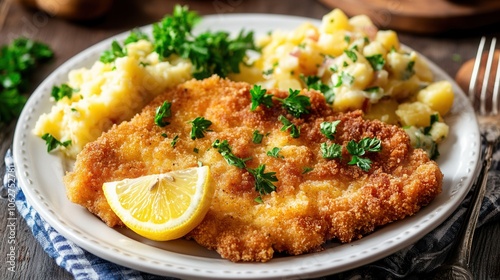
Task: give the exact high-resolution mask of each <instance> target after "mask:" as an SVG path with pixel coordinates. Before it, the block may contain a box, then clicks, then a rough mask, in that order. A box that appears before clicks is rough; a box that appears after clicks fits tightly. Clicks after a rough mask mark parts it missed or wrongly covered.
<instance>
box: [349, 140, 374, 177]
mask: <svg viewBox="0 0 500 280" xmlns="http://www.w3.org/2000/svg"><path fill="white" fill-rule="evenodd" d="M381 145H382V142H381V141H380V140H379V139H378V138H369V137H365V138H363V139H361V140H360V141H359V142H357V143H356V141H354V140H351V141H349V143H347V151H348V152H349V153H350V154H351V155H352V158H351V161H349V163H348V164H350V165H354V164H355V165H357V166H358V167H359V168H361V169H362V170H363V171H368V170H370V167H371V163H372V162H371V160H370V159H366V158H362V157H361V156H363V155H365V153H366V152H379V151H380V150H381Z"/></svg>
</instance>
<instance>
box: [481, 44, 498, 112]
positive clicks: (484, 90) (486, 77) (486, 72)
mask: <svg viewBox="0 0 500 280" xmlns="http://www.w3.org/2000/svg"><path fill="white" fill-rule="evenodd" d="M496 43H497V38H493V39H491V44H490V51H489V52H488V60H487V61H486V68H485V70H484V77H483V85H482V87H481V99H480V102H481V105H480V106H481V107H480V113H481V115H486V94H487V92H488V82H489V80H490V73H491V65H492V64H493V57H494V54H495V45H496Z"/></svg>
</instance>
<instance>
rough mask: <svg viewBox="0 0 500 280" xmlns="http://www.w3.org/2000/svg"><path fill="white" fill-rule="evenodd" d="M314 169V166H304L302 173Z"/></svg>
mask: <svg viewBox="0 0 500 280" xmlns="http://www.w3.org/2000/svg"><path fill="white" fill-rule="evenodd" d="M311 171H313V168H312V167H307V166H306V167H304V168H302V174H307V173H309V172H311Z"/></svg>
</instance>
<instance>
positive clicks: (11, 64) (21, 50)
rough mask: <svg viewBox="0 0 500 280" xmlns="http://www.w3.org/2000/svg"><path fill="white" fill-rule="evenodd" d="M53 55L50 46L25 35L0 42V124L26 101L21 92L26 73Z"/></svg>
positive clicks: (25, 86)
mask: <svg viewBox="0 0 500 280" xmlns="http://www.w3.org/2000/svg"><path fill="white" fill-rule="evenodd" d="M53 56H54V53H53V51H52V50H51V49H50V48H49V46H47V45H45V44H42V43H40V42H36V41H33V40H30V39H26V38H17V39H15V40H13V41H12V42H11V43H10V44H8V45H2V46H0V124H2V123H5V124H7V123H9V122H10V121H11V120H13V119H14V118H16V117H18V116H19V114H20V113H21V110H22V109H23V107H24V104H25V103H26V97H25V96H23V95H22V94H23V93H24V92H25V91H26V89H27V86H28V77H29V75H30V74H31V73H32V72H33V70H34V69H35V67H36V66H37V65H38V64H40V63H41V62H44V61H47V60H49V59H50V58H52V57H53Z"/></svg>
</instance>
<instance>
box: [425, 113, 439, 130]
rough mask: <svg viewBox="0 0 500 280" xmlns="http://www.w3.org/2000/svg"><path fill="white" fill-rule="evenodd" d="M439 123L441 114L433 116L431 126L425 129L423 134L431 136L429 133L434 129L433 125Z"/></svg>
mask: <svg viewBox="0 0 500 280" xmlns="http://www.w3.org/2000/svg"><path fill="white" fill-rule="evenodd" d="M438 121H439V114H432V115H431V121H430V124H429V126H426V127H424V128H423V131H422V132H423V133H424V134H425V135H429V133H430V132H431V129H432V125H434V124H435V123H437V122H438Z"/></svg>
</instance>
